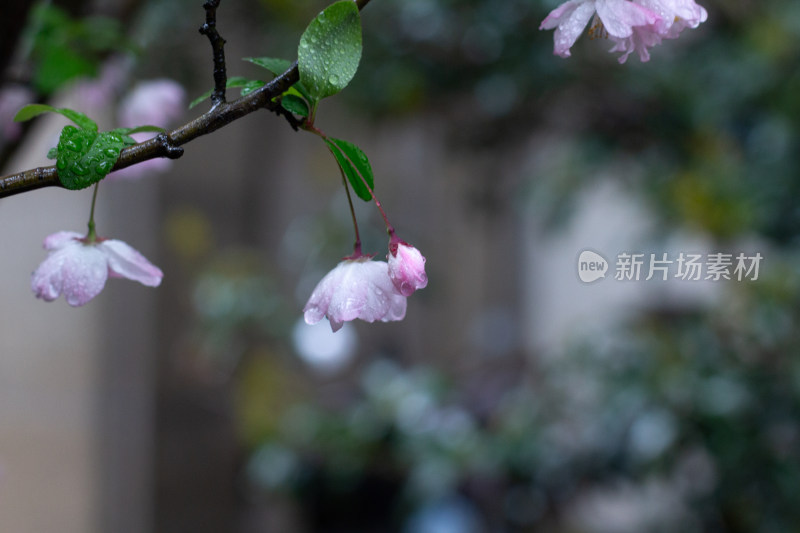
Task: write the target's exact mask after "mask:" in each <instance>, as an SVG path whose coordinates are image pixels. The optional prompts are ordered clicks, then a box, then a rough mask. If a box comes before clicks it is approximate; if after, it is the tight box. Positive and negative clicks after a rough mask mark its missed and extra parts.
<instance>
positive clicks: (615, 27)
mask: <svg viewBox="0 0 800 533" xmlns="http://www.w3.org/2000/svg"><path fill="white" fill-rule="evenodd" d="M596 7H597V15H598V16H599V17H600V20H602V21H603V27H604V28H605V29H606V31H607V32H608V35H610V36H611V37H629V36H630V35H631V34H632V33H633V27H634V26H644V25H645V24H653V23H655V22H657V21H658V20H660V17H659V16H658V15H656V14H655V13H653V12H652V11H650V10H649V9H647V8H645V7H642V6H640V5H638V4H634V3H633V2H629V1H628V0H597V2H596Z"/></svg>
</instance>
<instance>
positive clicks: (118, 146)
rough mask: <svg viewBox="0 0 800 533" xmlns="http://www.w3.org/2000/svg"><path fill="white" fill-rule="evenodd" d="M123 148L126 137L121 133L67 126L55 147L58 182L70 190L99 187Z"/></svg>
mask: <svg viewBox="0 0 800 533" xmlns="http://www.w3.org/2000/svg"><path fill="white" fill-rule="evenodd" d="M124 147H125V136H124V135H121V134H120V133H118V132H114V131H106V132H101V133H98V132H96V131H92V130H88V129H79V128H76V127H74V126H65V127H64V129H63V130H61V136H60V138H59V140H58V146H57V147H56V150H57V152H56V168H57V169H58V179H59V181H61V184H62V185H63V186H64V187H65V188H67V189H71V190H77V189H85V188H86V187H89V186H90V185H93V184H95V183H97V182H98V181H100V180H101V179H103V178H104V177H106V174H108V173H109V172H111V169H112V168H114V164H115V163H116V162H117V159H119V154H120V152H121V151H122V149H123V148H124Z"/></svg>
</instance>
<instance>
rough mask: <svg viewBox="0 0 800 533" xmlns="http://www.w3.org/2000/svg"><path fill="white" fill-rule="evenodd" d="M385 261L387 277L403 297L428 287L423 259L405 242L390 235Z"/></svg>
mask: <svg viewBox="0 0 800 533" xmlns="http://www.w3.org/2000/svg"><path fill="white" fill-rule="evenodd" d="M386 259H387V260H388V262H389V277H390V278H391V279H392V283H394V286H395V287H396V288H397V290H398V291H399V292H400V294H402V295H403V296H405V297H409V296H411V295H412V294H413V293H414V291H416V290H417V289H424V288H425V287H426V286H427V285H428V276H427V274H425V257H424V256H423V255H422V254H421V253H420V251H419V250H417V249H416V248H414V247H413V246H411V245H409V244H408V243H407V242H404V241H401V240H400V239H398V238H397V237H395V236H394V235H392V239H391V241H390V242H389V254H388V255H387V256H386Z"/></svg>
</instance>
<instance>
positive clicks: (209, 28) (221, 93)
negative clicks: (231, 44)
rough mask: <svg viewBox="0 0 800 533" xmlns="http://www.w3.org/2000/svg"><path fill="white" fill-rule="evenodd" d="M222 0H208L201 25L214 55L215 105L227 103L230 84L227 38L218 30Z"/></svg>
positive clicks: (201, 29)
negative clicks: (204, 20)
mask: <svg viewBox="0 0 800 533" xmlns="http://www.w3.org/2000/svg"><path fill="white" fill-rule="evenodd" d="M219 3H220V0H206V2H205V3H204V4H203V8H204V9H205V10H206V23H205V24H203V25H202V26H201V27H200V33H202V34H203V35H205V36H206V37H208V40H209V42H210V43H211V50H212V55H213V57H214V92H213V93H211V101H212V102H213V103H214V107H216V106H218V105H219V104H223V103H225V88H226V86H227V84H228V75H227V73H226V69H225V39H223V38H222V36H221V35H220V34H219V32H218V31H217V8H218V7H219Z"/></svg>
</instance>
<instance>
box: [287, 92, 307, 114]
mask: <svg viewBox="0 0 800 533" xmlns="http://www.w3.org/2000/svg"><path fill="white" fill-rule="evenodd" d="M281 106H282V107H283V108H284V109H285V110H286V111H289V112H290V113H294V114H295V115H300V116H301V117H306V118H308V104H307V103H306V101H305V100H303V99H302V98H300V97H299V96H295V95H294V94H287V93H283V96H281Z"/></svg>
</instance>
